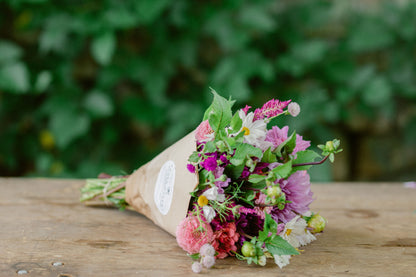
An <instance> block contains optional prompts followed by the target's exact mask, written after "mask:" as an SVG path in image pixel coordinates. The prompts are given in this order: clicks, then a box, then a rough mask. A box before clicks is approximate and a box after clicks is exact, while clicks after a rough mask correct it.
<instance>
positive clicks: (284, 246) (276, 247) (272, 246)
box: [266, 236, 299, 255]
mask: <svg viewBox="0 0 416 277" xmlns="http://www.w3.org/2000/svg"><path fill="white" fill-rule="evenodd" d="M266 248H267V250H269V252H270V254H272V255H298V254H299V252H298V251H297V250H296V249H295V248H294V247H293V246H292V245H290V243H288V242H287V241H286V240H284V239H283V238H282V237H281V236H275V237H274V238H273V240H272V241H271V242H269V243H267V242H266Z"/></svg>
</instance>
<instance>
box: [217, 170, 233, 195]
mask: <svg viewBox="0 0 416 277" xmlns="http://www.w3.org/2000/svg"><path fill="white" fill-rule="evenodd" d="M223 174H224V167H217V169H216V170H215V172H214V176H215V178H216V179H217V178H220V177H221V176H222V175H223ZM230 182H231V179H230V178H227V179H225V181H216V182H215V186H216V187H217V188H218V193H224V189H223V188H226V187H228V185H229V184H230Z"/></svg>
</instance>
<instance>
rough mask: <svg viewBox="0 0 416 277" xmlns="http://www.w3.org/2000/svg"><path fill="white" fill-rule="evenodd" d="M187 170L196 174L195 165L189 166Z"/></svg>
mask: <svg viewBox="0 0 416 277" xmlns="http://www.w3.org/2000/svg"><path fill="white" fill-rule="evenodd" d="M186 168H187V169H188V171H189V172H191V173H195V166H194V165H193V164H187V165H186Z"/></svg>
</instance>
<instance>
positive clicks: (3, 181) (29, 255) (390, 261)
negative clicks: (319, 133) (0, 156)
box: [0, 178, 416, 277]
mask: <svg viewBox="0 0 416 277" xmlns="http://www.w3.org/2000/svg"><path fill="white" fill-rule="evenodd" d="M83 182H84V181H83V180H56V179H23V178H17V179H15V178H0V191H1V193H0V230H1V231H0V276H61V277H63V276H74V277H75V276H187V275H192V276H195V275H194V273H192V271H191V269H190V265H191V260H190V259H189V258H188V257H187V256H186V254H185V252H184V251H183V250H182V249H180V248H179V247H178V246H177V244H176V240H175V239H174V238H173V237H172V236H170V235H169V234H168V233H166V232H164V231H163V230H161V229H159V228H158V227H156V226H155V225H154V224H152V222H151V221H149V220H147V219H146V218H144V217H143V216H141V215H139V214H137V213H135V212H131V211H125V212H121V211H118V210H115V209H107V208H92V207H85V206H84V205H83V204H80V203H79V202H78V198H79V196H80V194H79V189H80V188H81V186H82V185H83ZM313 191H314V193H315V197H316V201H315V202H314V203H313V204H312V208H313V210H314V211H317V212H320V213H321V214H322V215H323V216H325V217H326V218H327V219H328V221H329V224H328V227H327V229H326V230H325V232H324V233H323V234H321V235H320V236H319V239H318V240H317V241H315V242H313V243H312V244H310V245H308V246H306V247H304V248H303V250H305V251H304V252H303V254H302V255H300V256H296V257H293V258H292V260H291V264H290V265H289V266H287V267H285V268H284V269H283V270H280V269H279V268H278V267H277V266H275V265H273V263H272V262H269V263H268V265H267V266H265V267H259V266H254V265H253V266H250V265H247V264H245V263H244V262H241V261H238V260H236V259H234V258H227V259H225V260H221V261H218V262H217V264H216V266H215V268H213V269H211V270H209V271H204V274H205V275H221V276H236V275H240V276H252V275H253V274H257V275H259V276H298V275H300V274H302V275H303V276H348V275H351V276H357V275H359V276H415V272H416V233H415V231H416V190H413V189H408V188H404V187H403V186H402V185H401V184H380V183H379V184H340V183H338V184H314V185H313ZM54 263H57V264H55V265H54ZM60 263H62V265H60ZM19 270H26V271H27V272H28V273H27V274H25V275H18V274H17V272H18V271H19Z"/></svg>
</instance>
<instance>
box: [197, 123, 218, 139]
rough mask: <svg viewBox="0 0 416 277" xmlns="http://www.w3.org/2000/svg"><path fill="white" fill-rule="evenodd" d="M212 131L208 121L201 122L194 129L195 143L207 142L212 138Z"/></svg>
mask: <svg viewBox="0 0 416 277" xmlns="http://www.w3.org/2000/svg"><path fill="white" fill-rule="evenodd" d="M213 133H214V130H212V128H211V126H210V125H209V122H208V120H205V121H202V122H201V124H199V126H198V127H197V128H196V132H195V138H196V141H197V142H204V141H209V140H211V139H212V138H213V136H212V134H213Z"/></svg>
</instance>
